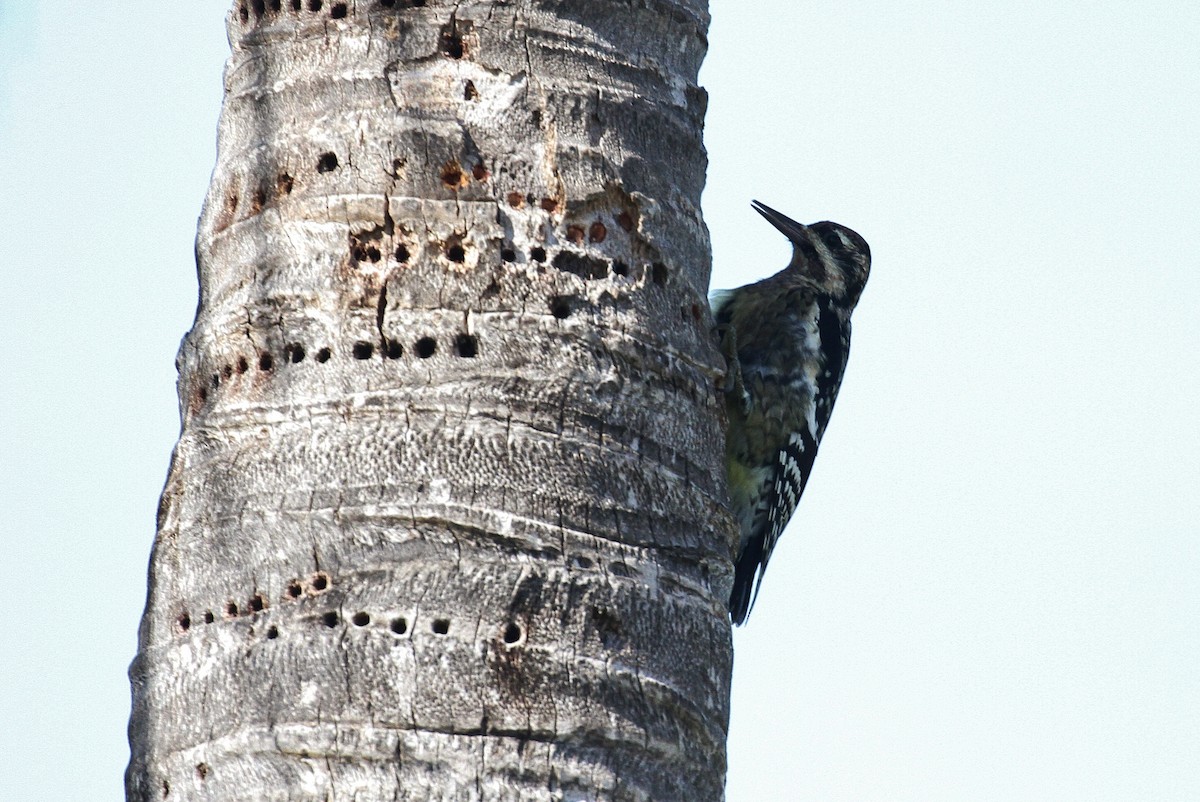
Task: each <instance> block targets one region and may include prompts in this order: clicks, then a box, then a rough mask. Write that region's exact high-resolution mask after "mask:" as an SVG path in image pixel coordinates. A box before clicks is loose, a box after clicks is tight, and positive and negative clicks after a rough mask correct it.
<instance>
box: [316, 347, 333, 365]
mask: <svg viewBox="0 0 1200 802" xmlns="http://www.w3.org/2000/svg"><path fill="white" fill-rule="evenodd" d="M331 356H333V353H332V352H331V351H330V350H329V349H328V348H322V349H321V350H320V351H317V361H318V362H320V363H321V364H322V365H324V364H325V363H326V362H328V361H329V357H331Z"/></svg>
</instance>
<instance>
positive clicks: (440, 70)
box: [127, 0, 732, 802]
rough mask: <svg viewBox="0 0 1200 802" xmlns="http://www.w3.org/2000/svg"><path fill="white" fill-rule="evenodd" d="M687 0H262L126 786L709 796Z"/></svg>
mask: <svg viewBox="0 0 1200 802" xmlns="http://www.w3.org/2000/svg"><path fill="white" fill-rule="evenodd" d="M707 20H708V17H707V10H706V8H705V4H704V2H703V0H620V1H618V0H611V1H606V0H588V1H587V2H585V1H584V0H571V1H570V2H555V1H554V0H514V1H513V2H475V3H472V2H462V3H456V4H450V3H446V2H440V1H439V0H357V1H356V2H346V3H341V2H329V0H303V1H302V2H301V0H282V2H280V0H265V2H264V0H253V1H252V0H239V4H238V5H237V6H235V8H234V9H233V11H232V12H231V14H230V17H229V32H230V41H231V43H232V47H233V53H232V57H231V59H230V61H229V64H228V65H227V69H226V77H225V83H226V100H225V107H224V111H223V114H222V119H221V126H220V139H219V157H218V163H217V166H216V169H215V172H214V174H213V178H212V186H211V189H210V193H209V196H208V198H207V201H206V203H205V208H204V213H203V216H202V218H201V222H200V230H199V235H198V243H197V258H198V263H199V273H200V286H201V301H200V306H199V309H198V312H197V316H196V321H195V324H194V326H193V328H192V330H191V332H190V333H189V334H188V335H187V337H186V338H185V340H184V342H183V345H182V348H181V351H180V356H179V360H178V367H179V370H180V378H179V392H180V403H181V409H182V417H183V429H182V433H181V436H180V439H179V443H178V445H177V447H176V450H175V453H174V457H173V461H172V465H171V471H170V475H169V477H168V480H167V484H166V488H165V490H164V493H163V498H162V503H161V507H160V512H159V531H158V536H157V539H156V542H155V547H154V553H153V556H152V559H151V566H150V589H149V598H148V601H147V605H146V611H145V615H144V618H143V620H142V625H141V631H140V649H139V654H138V656H137V658H136V660H135V662H134V664H133V666H132V668H131V678H132V684H133V714H132V719H131V723H130V742H131V747H132V759H131V762H130V766H129V770H128V775H127V788H128V795H129V798H130V799H134V800H150V799H155V800H160V799H214V800H216V799H226V800H230V799H270V800H352V799H353V800H362V801H364V802H365V801H367V800H376V799H379V800H384V799H386V800H537V799H555V800H558V799H561V800H593V799H594V800H660V801H661V800H716V799H720V798H721V796H722V784H723V781H724V767H725V758H724V755H725V727H726V722H727V715H728V686H729V675H730V669H731V648H730V635H729V622H728V618H727V615H726V612H725V599H726V595H727V593H728V588H729V584H730V566H729V562H730V553H729V551H730V537H731V535H732V524H731V522H730V520H729V518H728V516H727V513H725V511H724V504H723V502H722V500H723V498H724V497H725V487H724V474H723V468H722V447H723V441H722V434H721V430H720V424H719V414H720V413H719V409H720V406H721V403H722V401H721V398H720V395H719V392H718V388H717V372H718V370H719V367H720V361H719V358H718V357H717V356H716V352H715V348H714V346H713V343H712V340H711V337H710V325H711V322H710V320H709V318H708V312H707V306H706V304H705V300H704V293H705V288H706V287H707V285H708V272H709V257H708V241H707V234H706V231H705V229H704V226H703V223H702V221H701V217H700V209H699V199H700V192H701V188H702V184H703V177H704V168H705V158H704V153H703V148H702V145H701V140H700V132H701V126H702V117H703V112H704V95H703V92H702V91H701V90H699V89H698V88H697V87H696V83H695V82H696V73H697V69H698V68H699V63H700V60H701V58H702V56H703V54H704V51H705V45H706V40H705V35H706V28H707Z"/></svg>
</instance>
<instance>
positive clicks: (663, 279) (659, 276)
mask: <svg viewBox="0 0 1200 802" xmlns="http://www.w3.org/2000/svg"><path fill="white" fill-rule="evenodd" d="M651 270H652V271H653V273H652V275H653V277H654V283H655V284H666V283H667V266H666V265H664V264H663V263H662V262H655V263H654V266H653V267H652V268H651Z"/></svg>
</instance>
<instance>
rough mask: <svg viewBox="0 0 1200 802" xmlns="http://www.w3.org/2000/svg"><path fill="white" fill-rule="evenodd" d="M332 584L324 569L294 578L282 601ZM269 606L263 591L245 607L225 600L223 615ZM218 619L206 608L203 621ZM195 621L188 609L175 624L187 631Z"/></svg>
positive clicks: (321, 590)
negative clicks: (305, 577) (309, 575)
mask: <svg viewBox="0 0 1200 802" xmlns="http://www.w3.org/2000/svg"><path fill="white" fill-rule="evenodd" d="M331 584H332V583H331V582H330V579H329V574H326V573H325V572H324V571H318V572H317V573H315V574H313V575H312V576H311V577H309V578H308V580H307V581H305V580H303V579H293V580H292V581H291V582H289V583H288V586H287V588H286V589H285V590H284V592H283V597H282V599H281V601H284V602H289V601H296V600H297V599H299V598H300V597H301V596H303V595H304V592H305V590H306V588H307V590H308V592H309V593H310V594H312V595H314V596H316V595H320V594H322V593H324V592H325V591H327V590H329V588H330V587H331ZM268 606H269V605H268V602H267V599H266V597H265V596H263V595H262V594H261V593H255V594H254V595H253V596H251V597H250V600H249V601H248V602H247V603H246V607H245V609H243V608H241V607H239V606H238V603H237V602H236V601H234V600H233V599H230V600H229V601H227V602H225V607H224V609H223V610H222V617H224V618H227V619H234V618H237V617H238V616H239V615H254V614H255V613H261V612H263V611H264V610H266V609H267V607H268ZM216 620H217V616H216V615H215V614H214V613H213V611H212V610H205V611H204V615H202V616H201V621H203V622H204V623H205V624H211V623H213V622H214V621H216ZM195 623H196V622H195V621H193V620H192V616H191V613H189V612H187V611H186V610H185V611H184V612H182V613H180V614H179V617H178V618H176V619H175V624H176V626H177V628H178V630H179V632H180V633H183V632H187V631H188V630H189V629H191V628H192V625H193V624H195Z"/></svg>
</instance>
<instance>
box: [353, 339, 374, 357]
mask: <svg viewBox="0 0 1200 802" xmlns="http://www.w3.org/2000/svg"><path fill="white" fill-rule="evenodd" d="M353 353H354V358H355V359H370V358H371V356H372V355H373V354H374V353H375V344H374V343H369V342H365V341H363V340H359V341H358V342H356V343H355V344H354V350H353Z"/></svg>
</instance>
